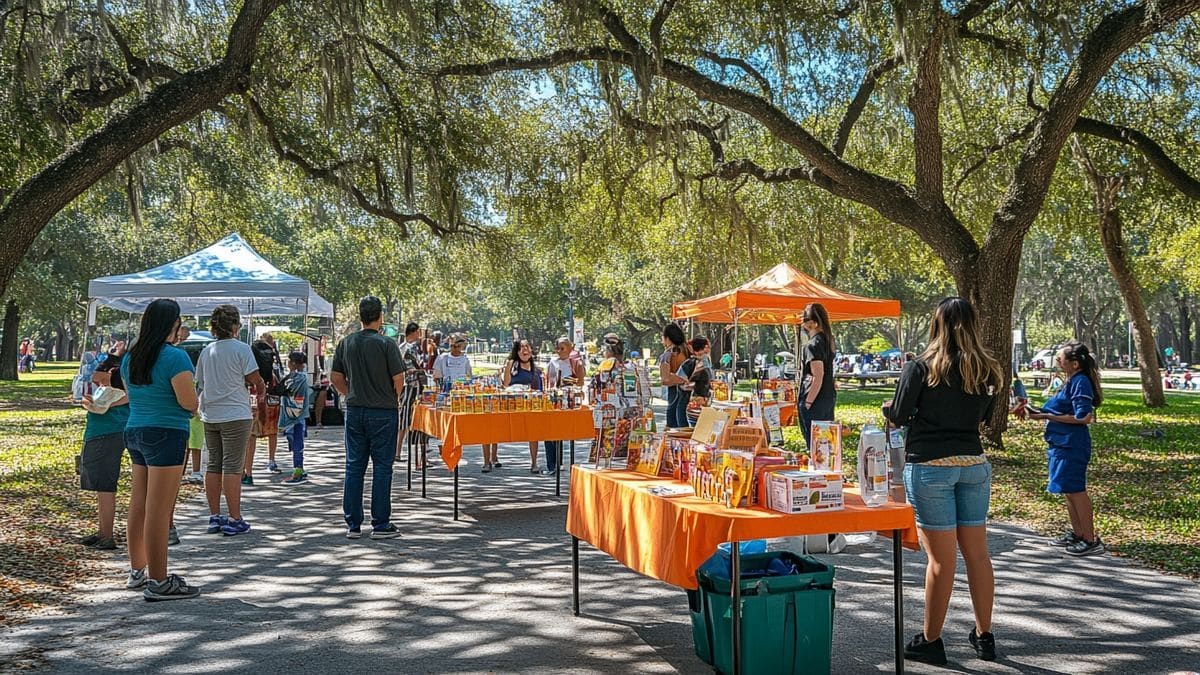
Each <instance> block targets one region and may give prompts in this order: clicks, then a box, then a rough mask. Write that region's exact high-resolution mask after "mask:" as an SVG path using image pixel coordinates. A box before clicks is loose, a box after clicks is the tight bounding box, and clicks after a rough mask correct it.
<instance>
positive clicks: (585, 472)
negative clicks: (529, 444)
mask: <svg viewBox="0 0 1200 675" xmlns="http://www.w3.org/2000/svg"><path fill="white" fill-rule="evenodd" d="M670 483H675V484H678V482H677V481H671V480H669V479H665V478H651V477H649V476H645V475H642V474H639V473H633V472H629V471H597V470H596V469H589V468H584V467H582V466H575V467H572V470H571V495H570V502H569V505H568V507H567V532H569V533H570V534H571V535H572V536H575V537H578V538H579V539H582V540H584V541H586V542H588V543H590V544H592V545H593V546H595V547H596V548H598V549H600V550H601V551H604V552H605V553H607V554H609V555H610V556H612V557H613V558H614V559H616V560H617V561H618V562H620V563H621V564H623V565H625V566H626V567H628V568H630V569H632V570H634V571H635V572H641V573H642V574H645V575H646V576H649V577H653V578H655V579H659V580H661V581H665V582H667V583H669V584H671V585H673V586H679V587H681V588H697V583H696V568H698V567H700V564H701V563H703V562H704V561H705V560H708V558H709V557H710V556H712V554H713V553H714V552H715V551H716V549H717V545H718V544H721V543H723V542H727V541H748V540H750V539H767V538H771V537H790V536H797V535H802V534H823V533H827V532H869V531H871V530H881V531H889V534H890V530H905V532H904V536H903V538H902V541H903V543H904V545H905V546H906V547H908V548H913V549H915V548H916V546H917V544H916V542H917V528H916V523H915V521H914V519H913V510H912V507H911V506H909V505H908V504H893V503H888V504H886V505H884V506H880V507H878V508H867V507H866V506H865V505H864V504H863V502H862V499H861V498H860V497H859V496H858V493H857V492H856V491H854V490H853V489H849V488H848V489H847V490H846V508H845V509H844V510H842V511H832V512H828V513H813V514H807V513H806V514H798V515H789V514H785V513H779V512H777V511H770V510H768V509H764V508H760V507H754V508H740V509H727V508H725V507H724V506H723V505H721V504H716V503H714V502H709V501H706V500H703V499H700V498H698V497H656V496H654V495H652V494H650V493H649V492H646V490H645V488H646V487H647V486H650V485H663V484H670Z"/></svg>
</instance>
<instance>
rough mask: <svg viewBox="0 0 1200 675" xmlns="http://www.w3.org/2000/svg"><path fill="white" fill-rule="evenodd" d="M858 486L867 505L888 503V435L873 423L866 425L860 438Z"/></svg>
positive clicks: (873, 505) (874, 505)
mask: <svg viewBox="0 0 1200 675" xmlns="http://www.w3.org/2000/svg"><path fill="white" fill-rule="evenodd" d="M858 486H859V488H858V489H859V491H860V492H861V493H862V499H863V502H864V503H865V504H866V505H867V506H870V507H876V506H883V505H884V504H886V503H887V500H888V450H887V436H886V435H884V433H883V431H882V430H880V429H879V427H877V426H875V425H873V424H868V425H866V426H864V427H863V430H862V435H861V436H859V439H858Z"/></svg>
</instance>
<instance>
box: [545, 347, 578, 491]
mask: <svg viewBox="0 0 1200 675" xmlns="http://www.w3.org/2000/svg"><path fill="white" fill-rule="evenodd" d="M573 350H574V345H572V344H571V340H570V339H569V338H566V337H560V338H558V340H556V341H555V343H554V358H552V359H550V365H548V366H546V387H545V388H546V389H557V388H559V387H578V386H580V385H582V384H583V381H584V379H585V378H586V373H585V372H584V369H583V359H581V358H577V357H575V356H574V355H572V351H573ZM545 444H546V470H545V471H544V473H545V474H546V475H553V474H554V472H555V471H556V470H557V468H558V457H559V453H560V452H561V450H562V444H563V442H562V441H546V442H545Z"/></svg>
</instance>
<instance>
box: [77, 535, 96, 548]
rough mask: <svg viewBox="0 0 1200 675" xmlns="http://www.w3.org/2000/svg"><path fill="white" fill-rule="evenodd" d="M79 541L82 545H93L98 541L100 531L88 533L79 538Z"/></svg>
mask: <svg viewBox="0 0 1200 675" xmlns="http://www.w3.org/2000/svg"><path fill="white" fill-rule="evenodd" d="M79 543H80V544H82V545H84V546H95V545H96V544H98V543H100V533H99V532H96V533H95V534H89V535H88V536H86V537H84V538H83V539H80V540H79Z"/></svg>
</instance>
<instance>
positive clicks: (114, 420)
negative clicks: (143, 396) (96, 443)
mask: <svg viewBox="0 0 1200 675" xmlns="http://www.w3.org/2000/svg"><path fill="white" fill-rule="evenodd" d="M128 422H129V404H125V405H115V406H112V407H111V408H109V409H108V412H106V413H104V414H103V415H97V414H96V413H94V412H90V413H88V414H87V426H86V427H84V429H83V440H85V441H90V440H92V439H93V438H99V437H101V436H107V435H109V434H119V433H122V432H124V431H125V425H126V424H127V423H128Z"/></svg>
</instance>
